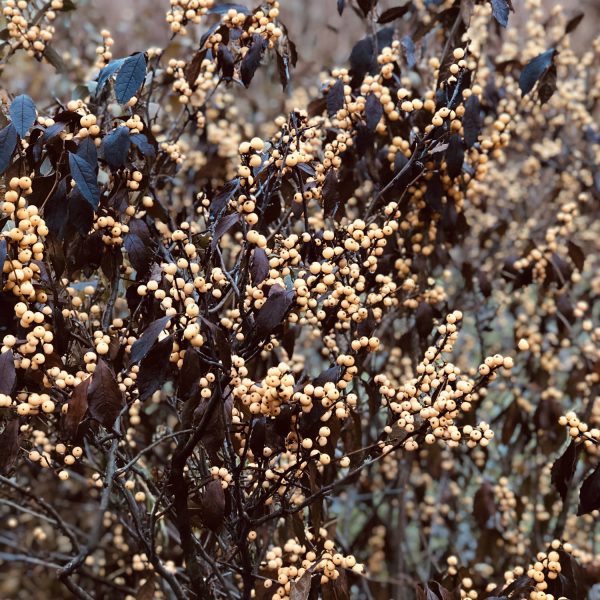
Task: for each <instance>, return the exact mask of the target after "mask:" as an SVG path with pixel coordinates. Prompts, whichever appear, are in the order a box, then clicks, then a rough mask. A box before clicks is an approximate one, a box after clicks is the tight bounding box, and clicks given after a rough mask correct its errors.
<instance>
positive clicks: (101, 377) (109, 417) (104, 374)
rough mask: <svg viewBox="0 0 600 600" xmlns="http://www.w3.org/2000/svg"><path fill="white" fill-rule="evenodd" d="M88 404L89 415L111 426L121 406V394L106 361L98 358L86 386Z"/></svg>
mask: <svg viewBox="0 0 600 600" xmlns="http://www.w3.org/2000/svg"><path fill="white" fill-rule="evenodd" d="M87 399H88V405H89V411H90V414H91V416H92V417H93V418H94V419H95V420H96V421H98V422H99V423H100V424H102V425H104V427H106V428H107V429H109V428H112V427H113V425H114V423H115V420H116V418H117V417H118V416H119V413H120V412H121V409H122V408H123V394H122V393H121V390H120V389H119V384H118V383H117V380H116V379H115V375H114V373H113V372H112V369H111V368H110V367H109V366H108V363H107V362H106V361H105V360H103V359H99V360H98V363H97V364H96V370H95V371H94V374H93V375H92V381H91V383H90V386H89V388H88V398H87Z"/></svg>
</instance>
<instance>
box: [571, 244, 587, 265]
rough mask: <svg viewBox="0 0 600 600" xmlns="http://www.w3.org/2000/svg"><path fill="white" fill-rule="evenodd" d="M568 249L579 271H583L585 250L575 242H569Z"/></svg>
mask: <svg viewBox="0 0 600 600" xmlns="http://www.w3.org/2000/svg"><path fill="white" fill-rule="evenodd" d="M567 249H568V252H569V257H570V259H571V260H572V261H573V264H574V265H575V266H576V267H577V270H578V271H583V265H584V263H585V254H584V253H583V250H582V249H581V248H580V247H579V246H578V245H577V244H575V243H573V242H571V241H569V242H567Z"/></svg>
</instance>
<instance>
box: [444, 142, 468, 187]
mask: <svg viewBox="0 0 600 600" xmlns="http://www.w3.org/2000/svg"><path fill="white" fill-rule="evenodd" d="M464 159H465V151H464V149H463V143H462V140H461V139H460V135H458V133H453V134H452V135H451V136H450V139H449V140H448V149H447V150H446V166H447V169H448V175H450V177H452V179H454V178H456V177H458V176H459V175H460V174H461V172H462V166H463V161H464Z"/></svg>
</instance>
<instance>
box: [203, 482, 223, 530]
mask: <svg viewBox="0 0 600 600" xmlns="http://www.w3.org/2000/svg"><path fill="white" fill-rule="evenodd" d="M200 510H201V514H200V518H201V520H202V523H203V524H204V525H205V526H206V527H208V528H209V529H210V530H211V531H217V530H218V529H220V527H221V525H222V524H223V520H224V519H225V491H224V490H223V486H222V485H221V482H220V480H218V479H213V480H212V481H209V482H208V483H207V484H206V486H205V488H204V493H203V494H202V499H201V501H200Z"/></svg>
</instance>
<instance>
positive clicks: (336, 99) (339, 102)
mask: <svg viewBox="0 0 600 600" xmlns="http://www.w3.org/2000/svg"><path fill="white" fill-rule="evenodd" d="M342 108H344V82H343V81H342V80H341V79H338V80H337V81H336V82H335V83H334V84H333V85H332V86H331V87H330V88H329V91H328V92H327V114H328V115H329V116H330V117H335V115H336V113H337V111H338V110H340V109H342Z"/></svg>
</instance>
